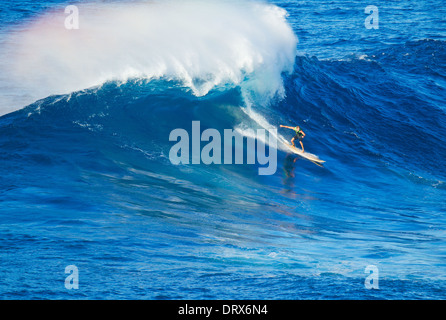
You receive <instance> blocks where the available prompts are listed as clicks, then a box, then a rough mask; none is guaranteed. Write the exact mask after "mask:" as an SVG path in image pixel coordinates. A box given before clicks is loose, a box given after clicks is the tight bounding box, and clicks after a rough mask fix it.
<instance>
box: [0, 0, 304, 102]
mask: <svg viewBox="0 0 446 320" xmlns="http://www.w3.org/2000/svg"><path fill="white" fill-rule="evenodd" d="M66 16H67V15H66V14H65V13H64V12H63V11H60V12H59V11H58V12H51V13H48V14H46V15H44V16H43V17H41V18H40V19H39V20H38V21H36V22H34V23H33V24H32V25H30V26H29V27H28V28H27V29H26V30H25V31H22V32H20V33H16V34H14V35H13V36H12V38H11V39H12V41H10V44H9V48H8V52H9V54H10V55H12V57H11V59H9V61H10V62H11V63H10V65H9V67H8V68H7V69H8V73H9V76H8V77H9V78H10V79H11V80H10V81H13V82H15V83H16V84H17V86H20V87H21V88H22V90H26V91H27V93H28V97H32V99H34V100H36V99H39V98H43V97H46V96H48V95H51V94H61V93H69V92H73V91H77V90H81V89H85V88H88V87H92V86H96V85H100V84H102V83H104V82H106V81H109V80H118V81H126V80H128V79H131V78H144V79H160V78H162V79H167V80H176V81H180V82H181V83H182V84H184V86H186V87H189V88H190V89H191V90H192V92H193V93H194V94H195V95H196V96H203V95H206V94H207V93H208V92H209V91H210V90H212V89H214V88H216V87H228V86H229V87H234V86H241V87H242V89H243V90H245V91H246V92H250V93H251V96H254V97H258V98H259V99H258V100H259V101H262V100H265V98H266V99H268V98H270V97H272V96H276V95H283V93H284V90H283V83H282V73H284V72H292V70H293V65H294V59H295V56H296V45H297V37H296V36H295V35H294V33H293V31H292V29H291V27H290V26H289V24H288V23H287V21H286V11H285V10H283V9H281V8H279V7H277V6H274V5H270V4H265V3H255V2H248V1H237V2H235V1H219V2H216V1H180V0H174V1H167V2H166V1H163V2H139V3H135V2H132V3H114V4H103V3H94V4H92V3H91V4H84V5H79V29H77V30H67V29H65V27H64V19H65V18H66ZM31 102H33V101H29V103H31Z"/></svg>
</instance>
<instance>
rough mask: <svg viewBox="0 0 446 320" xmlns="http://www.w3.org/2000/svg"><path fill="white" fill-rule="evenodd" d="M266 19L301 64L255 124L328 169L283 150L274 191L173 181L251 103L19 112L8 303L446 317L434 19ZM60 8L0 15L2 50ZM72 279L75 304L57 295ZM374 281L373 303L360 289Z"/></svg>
mask: <svg viewBox="0 0 446 320" xmlns="http://www.w3.org/2000/svg"><path fill="white" fill-rule="evenodd" d="M274 4H275V5H277V6H278V7H281V8H284V9H285V10H287V12H288V17H287V21H288V23H289V24H290V25H291V27H292V30H293V32H294V33H295V34H296V35H297V37H298V39H299V44H298V46H297V50H298V55H297V56H296V58H295V60H294V65H293V71H292V72H291V73H284V74H283V76H282V79H283V88H284V90H285V91H284V92H285V95H284V96H283V97H282V98H277V99H273V100H271V102H270V103H268V104H254V105H253V106H252V108H253V109H254V110H255V112H256V114H260V115H261V116H262V117H264V118H265V119H266V120H267V121H268V123H270V124H272V125H273V126H275V127H277V126H278V125H279V124H286V125H294V124H300V125H301V126H302V128H303V130H304V131H305V133H306V137H305V139H304V143H305V147H306V150H308V151H309V152H311V153H314V154H317V155H318V156H319V157H320V158H321V159H324V160H325V161H326V163H324V166H323V167H319V166H316V165H315V164H313V163H311V162H310V161H307V160H305V159H302V158H299V157H297V158H296V157H295V156H294V155H291V154H287V153H286V152H283V151H281V150H278V168H277V172H276V173H275V174H274V175H271V176H259V175H258V171H257V169H258V168H257V166H256V165H204V164H201V165H180V166H176V165H173V164H172V163H171V162H170V160H169V150H170V148H171V147H172V144H173V143H172V142H171V141H169V133H170V132H171V131H172V130H173V129H175V128H184V129H187V130H188V131H190V128H191V123H192V121H193V120H200V122H201V125H202V127H203V128H215V129H217V130H219V131H221V132H223V129H225V128H235V127H236V126H237V125H239V124H240V123H252V122H253V121H254V120H253V119H252V118H250V117H249V116H248V115H247V114H246V113H245V112H243V110H242V108H245V107H246V103H247V102H246V98H245V96H244V94H243V89H242V87H243V86H242V85H234V86H229V87H227V88H221V87H219V88H217V89H214V90H210V91H209V92H208V93H207V94H204V95H200V96H197V95H195V94H193V92H192V91H191V90H190V88H185V87H184V86H183V85H181V84H180V83H178V82H177V81H174V80H171V79H164V78H162V79H158V80H141V79H132V80H129V81H125V82H122V81H115V80H112V79H111V80H107V81H105V82H104V84H102V85H100V86H95V87H88V86H86V87H85V88H84V90H81V91H75V92H71V93H61V92H53V95H50V96H48V97H44V98H43V99H40V100H38V101H36V102H34V103H32V104H30V105H28V106H26V107H24V108H21V107H22V106H21V105H19V104H17V105H16V106H13V105H10V106H8V108H13V109H16V110H17V111H15V112H10V113H7V114H5V115H3V116H2V117H0V150H1V151H0V177H1V178H0V279H1V281H0V294H1V297H2V298H3V299H444V298H446V275H445V273H446V263H445V261H446V234H445V228H446V216H445V214H446V202H445V200H446V184H445V180H446V166H445V164H446V162H445V157H446V138H445V137H446V106H445V100H446V99H445V98H446V38H445V37H446V21H445V20H444V17H445V14H446V9H445V7H444V5H443V3H442V1H424V2H420V1H404V2H402V1H376V2H375V3H374V5H375V6H377V7H378V8H379V29H367V28H365V26H364V20H365V18H366V17H367V14H365V13H364V8H365V7H366V5H364V4H360V3H356V2H350V1H315V2H307V1H305V2H304V1H274ZM65 5H66V4H65V3H61V2H57V1H54V2H51V1H45V2H42V3H37V2H14V3H1V4H0V9H1V18H0V27H1V28H2V32H1V34H2V37H3V38H2V39H5V37H6V35H8V36H12V37H14V34H15V33H17V32H19V31H18V30H21V29H23V28H24V27H23V26H24V25H26V23H28V22H29V21H31V20H33V19H36V18H37V17H40V16H41V15H42V14H43V13H44V12H46V11H47V10H50V9H51V8H63V7H64V6H65ZM127 5H128V6H132V5H133V4H132V3H129V4H127ZM433 8H435V10H434V9H433ZM215 39H216V41H218V39H219V38H218V35H215ZM17 59H19V58H17ZM50 61H51V60H50ZM83 72H86V70H83ZM35 86H36V87H37V86H39V84H38V83H36V84H35ZM18 90H19V89H18ZM1 91H2V92H3V94H5V95H6V94H7V88H6V86H4V88H2V89H1ZM36 100H37V99H36ZM279 132H280V133H281V134H283V136H284V137H286V138H287V139H290V138H291V137H292V133H291V132H287V131H282V129H281V130H279ZM296 159H297V160H296ZM294 160H296V161H294ZM69 265H75V266H76V267H77V268H78V271H79V288H78V289H71V290H69V289H67V288H65V285H64V284H65V278H66V277H67V276H68V274H66V273H65V267H67V266H69ZM370 265H373V266H376V267H377V269H378V270H379V288H377V289H367V288H366V287H365V281H366V277H367V276H368V273H366V272H365V269H366V267H367V266H370Z"/></svg>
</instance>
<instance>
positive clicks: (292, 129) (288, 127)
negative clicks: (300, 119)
mask: <svg viewBox="0 0 446 320" xmlns="http://www.w3.org/2000/svg"><path fill="white" fill-rule="evenodd" d="M280 127H281V128H287V129H291V130H294V128H293V127H288V126H283V125H280Z"/></svg>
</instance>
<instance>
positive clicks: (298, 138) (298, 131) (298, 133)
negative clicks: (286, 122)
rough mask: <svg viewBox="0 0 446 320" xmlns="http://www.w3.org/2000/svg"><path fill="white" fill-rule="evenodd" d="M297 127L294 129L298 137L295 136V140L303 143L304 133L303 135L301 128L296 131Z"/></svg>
mask: <svg viewBox="0 0 446 320" xmlns="http://www.w3.org/2000/svg"><path fill="white" fill-rule="evenodd" d="M296 128H297V127H295V128H294V131H295V132H296V135H295V136H294V138H293V139H294V140H296V139H297V140H299V141H302V139H303V137H304V135H303V133H302V130H301V129H300V128H299V129H296Z"/></svg>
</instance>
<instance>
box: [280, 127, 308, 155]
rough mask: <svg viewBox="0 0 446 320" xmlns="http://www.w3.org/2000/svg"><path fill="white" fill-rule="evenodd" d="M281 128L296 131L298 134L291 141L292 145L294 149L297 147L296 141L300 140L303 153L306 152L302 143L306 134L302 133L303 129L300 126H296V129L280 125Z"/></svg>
mask: <svg viewBox="0 0 446 320" xmlns="http://www.w3.org/2000/svg"><path fill="white" fill-rule="evenodd" d="M280 127H281V128H287V129H291V130H294V131H295V132H296V134H295V135H294V137H293V138H292V139H291V144H292V145H293V147H296V146H295V145H294V140H296V139H297V140H299V143H300V145H301V146H302V152H305V151H304V144H303V143H302V139H303V138H304V137H305V132H303V131H302V129H301V128H300V127H299V126H295V127H288V126H283V125H280Z"/></svg>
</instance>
